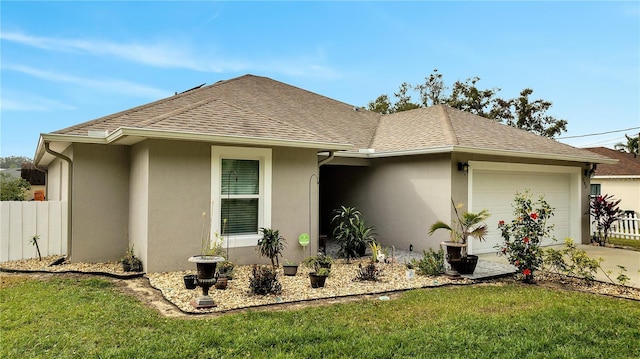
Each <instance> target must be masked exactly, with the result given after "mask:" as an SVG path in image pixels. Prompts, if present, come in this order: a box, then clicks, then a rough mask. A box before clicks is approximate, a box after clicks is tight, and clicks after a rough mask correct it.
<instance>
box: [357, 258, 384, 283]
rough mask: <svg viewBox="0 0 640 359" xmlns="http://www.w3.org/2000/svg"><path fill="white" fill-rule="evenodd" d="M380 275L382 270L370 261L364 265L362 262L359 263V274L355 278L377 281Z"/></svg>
mask: <svg viewBox="0 0 640 359" xmlns="http://www.w3.org/2000/svg"><path fill="white" fill-rule="evenodd" d="M379 276H380V270H379V269H378V266H377V265H376V264H375V263H368V264H367V265H365V266H364V267H363V266H362V264H359V265H358V274H357V276H356V278H355V279H354V280H358V281H372V282H377V281H378V277H379Z"/></svg>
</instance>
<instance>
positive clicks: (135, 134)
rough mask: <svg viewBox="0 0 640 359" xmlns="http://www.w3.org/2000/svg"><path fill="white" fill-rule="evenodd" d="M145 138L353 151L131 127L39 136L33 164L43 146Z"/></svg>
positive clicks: (129, 142) (342, 146) (328, 144)
mask: <svg viewBox="0 0 640 359" xmlns="http://www.w3.org/2000/svg"><path fill="white" fill-rule="evenodd" d="M146 139H166V140H182V141H198V142H211V143H223V144H233V145H249V146H278V147H295V148H314V149H318V150H324V151H345V150H349V149H351V148H353V145H351V144H344V143H331V142H320V141H299V140H285V139H277V138H262V137H251V136H228V135H212V134H203V133H196V132H183V131H166V130H150V129H140V128H131V127H119V128H118V129H116V130H115V131H113V132H112V133H110V134H108V135H107V136H106V137H92V136H79V135H65V134H56V133H43V134H40V138H39V140H38V146H37V148H36V153H35V156H34V162H35V163H36V165H38V164H39V163H40V161H41V160H42V158H43V157H44V155H45V153H46V152H45V149H44V143H45V142H48V143H61V144H62V143H64V144H71V143H92V144H100V145H108V144H112V145H133V144H135V143H138V142H141V141H144V140H146Z"/></svg>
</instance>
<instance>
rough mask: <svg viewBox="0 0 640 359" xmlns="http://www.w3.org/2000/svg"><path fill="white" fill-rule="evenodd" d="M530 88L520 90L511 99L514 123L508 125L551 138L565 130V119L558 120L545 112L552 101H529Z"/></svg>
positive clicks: (531, 91)
mask: <svg viewBox="0 0 640 359" xmlns="http://www.w3.org/2000/svg"><path fill="white" fill-rule="evenodd" d="M532 93H533V90H532V89H529V88H526V89H524V90H522V91H521V92H520V97H518V98H517V99H514V100H512V101H513V107H514V113H515V115H516V116H515V123H509V122H507V124H508V125H510V126H513V127H517V128H520V129H523V130H526V131H529V132H533V133H535V134H537V135H540V136H545V137H550V138H553V137H555V136H557V135H559V134H561V133H562V132H563V131H566V130H567V121H565V120H559V119H556V118H554V117H552V116H549V115H547V114H546V112H547V110H548V109H549V108H551V105H552V103H551V102H549V101H544V100H535V101H533V102H531V101H530V100H529V95H531V94H532Z"/></svg>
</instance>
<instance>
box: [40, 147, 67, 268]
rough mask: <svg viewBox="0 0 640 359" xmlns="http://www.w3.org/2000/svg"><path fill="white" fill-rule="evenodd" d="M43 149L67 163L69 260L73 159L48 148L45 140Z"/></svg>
mask: <svg viewBox="0 0 640 359" xmlns="http://www.w3.org/2000/svg"><path fill="white" fill-rule="evenodd" d="M44 150H45V151H46V152H47V153H48V154H50V155H52V156H54V157H57V158H59V159H61V160H63V161H65V162H67V164H68V165H69V175H68V176H67V177H68V179H67V182H68V183H67V186H68V189H67V197H68V199H67V200H68V201H69V202H68V204H67V261H69V260H71V248H72V246H71V244H72V242H73V241H72V237H73V231H72V228H71V216H72V214H73V188H72V185H73V161H71V158H69V157H67V156H65V155H63V154H62V153H58V152H55V151H53V150H52V149H51V148H49V142H45V143H44Z"/></svg>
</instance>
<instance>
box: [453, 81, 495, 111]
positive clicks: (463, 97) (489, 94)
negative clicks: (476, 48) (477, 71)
mask: <svg viewBox="0 0 640 359" xmlns="http://www.w3.org/2000/svg"><path fill="white" fill-rule="evenodd" d="M478 81H480V78H479V77H477V76H476V77H471V78H468V79H467V80H465V82H461V81H456V82H455V83H454V84H453V88H452V89H451V95H450V96H449V98H447V100H446V102H445V103H446V104H447V105H449V106H451V107H453V108H457V109H459V110H462V111H466V112H471V113H472V114H474V115H478V116H482V117H487V118H490V117H489V115H490V113H489V112H488V110H489V109H490V107H491V105H492V103H493V101H494V97H495V95H496V93H497V92H498V91H500V89H497V88H493V89H486V90H480V89H478V87H476V83H478Z"/></svg>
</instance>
